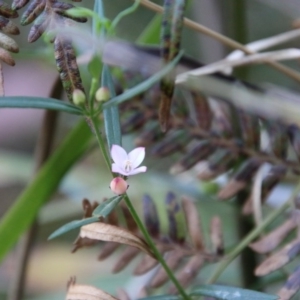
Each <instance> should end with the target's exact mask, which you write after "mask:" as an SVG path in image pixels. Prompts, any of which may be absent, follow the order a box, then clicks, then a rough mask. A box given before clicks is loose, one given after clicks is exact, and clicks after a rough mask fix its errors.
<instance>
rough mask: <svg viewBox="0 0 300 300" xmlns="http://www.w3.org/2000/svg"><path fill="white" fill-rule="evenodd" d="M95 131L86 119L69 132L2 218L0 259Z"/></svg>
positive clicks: (53, 189) (84, 149)
mask: <svg viewBox="0 0 300 300" xmlns="http://www.w3.org/2000/svg"><path fill="white" fill-rule="evenodd" d="M92 137H93V135H92V133H91V131H90V129H89V127H88V125H87V124H86V122H85V121H84V120H82V121H81V122H80V123H78V125H77V126H76V127H75V128H74V129H73V130H72V131H71V132H70V133H69V135H68V136H67V137H66V138H65V140H64V141H63V142H62V144H61V145H60V146H59V147H58V148H57V150H56V151H55V152H54V154H53V155H52V156H51V157H50V158H49V159H48V160H47V162H46V163H45V164H44V166H43V167H42V168H41V169H40V170H39V172H38V173H37V174H36V176H35V178H34V179H33V180H32V181H31V182H30V184H29V185H28V186H27V188H26V189H25V190H24V191H23V192H22V194H21V195H20V196H19V197H18V198H17V199H16V202H15V203H14V204H13V205H12V207H11V208H10V209H9V211H8V212H6V214H5V215H4V216H3V218H2V219H1V222H0V241H5V242H3V243H1V244H0V261H1V260H2V259H3V257H4V256H5V254H6V253H7V252H8V251H9V250H10V248H11V247H12V246H13V245H14V244H15V243H16V242H17V240H18V238H19V236H20V235H21V234H22V233H23V232H24V231H25V230H26V229H27V228H28V226H29V225H30V224H31V223H32V221H33V220H34V218H35V217H36V215H37V213H38V211H39V209H40V207H41V206H42V205H43V204H44V203H45V202H46V201H47V200H48V199H49V198H50V196H51V195H52V194H53V192H54V191H55V190H56V189H57V187H58V185H59V184H60V182H61V180H62V178H63V177H64V175H65V174H66V173H67V171H68V170H69V169H70V168H71V166H73V165H74V164H75V163H76V162H77V161H78V159H79V158H80V157H81V156H82V155H83V153H85V152H86V151H87V150H88V149H89V148H90V145H91V144H90V141H91V139H92Z"/></svg>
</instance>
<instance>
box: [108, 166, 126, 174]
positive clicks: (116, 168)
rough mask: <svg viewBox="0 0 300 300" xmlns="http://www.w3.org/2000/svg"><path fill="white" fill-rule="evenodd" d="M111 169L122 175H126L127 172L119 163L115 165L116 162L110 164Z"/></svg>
mask: <svg viewBox="0 0 300 300" xmlns="http://www.w3.org/2000/svg"><path fill="white" fill-rule="evenodd" d="M111 171H112V172H113V173H119V174H122V175H124V176H127V175H128V173H127V172H125V171H124V170H123V169H122V168H121V167H120V166H119V165H117V164H112V165H111Z"/></svg>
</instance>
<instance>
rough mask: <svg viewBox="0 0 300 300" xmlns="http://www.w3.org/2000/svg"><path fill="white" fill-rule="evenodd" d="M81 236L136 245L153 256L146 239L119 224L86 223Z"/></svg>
mask: <svg viewBox="0 0 300 300" xmlns="http://www.w3.org/2000/svg"><path fill="white" fill-rule="evenodd" d="M80 237H82V238H85V237H87V238H89V239H94V240H100V241H106V242H116V243H120V244H125V245H128V246H132V247H136V248H138V249H140V250H142V251H144V252H146V253H147V254H149V255H150V256H153V254H152V252H151V251H150V248H149V247H148V245H147V244H146V242H145V241H144V240H142V239H141V238H139V237H138V236H136V235H134V234H132V233H131V232H130V231H128V230H126V229H124V228H120V227H117V226H113V225H109V224H105V223H101V222H99V223H94V224H89V225H85V226H83V227H81V231H80Z"/></svg>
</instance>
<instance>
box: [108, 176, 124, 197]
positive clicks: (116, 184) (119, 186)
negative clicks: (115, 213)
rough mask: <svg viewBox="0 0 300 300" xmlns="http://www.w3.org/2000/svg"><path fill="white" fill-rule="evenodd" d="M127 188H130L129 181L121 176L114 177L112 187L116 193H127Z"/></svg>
mask: <svg viewBox="0 0 300 300" xmlns="http://www.w3.org/2000/svg"><path fill="white" fill-rule="evenodd" d="M127 188H128V184H127V182H126V181H125V180H124V179H123V178H121V177H116V178H114V179H113V180H112V181H111V183H110V189H111V190H112V192H113V193H115V194H116V195H122V194H124V193H126V191H127Z"/></svg>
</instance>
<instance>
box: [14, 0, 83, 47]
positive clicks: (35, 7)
mask: <svg viewBox="0 0 300 300" xmlns="http://www.w3.org/2000/svg"><path fill="white" fill-rule="evenodd" d="M25 6H26V8H25V11H24V13H23V15H22V17H21V24H22V25H23V26H24V25H28V24H31V23H33V25H32V27H31V30H30V32H29V35H28V41H29V42H30V43H32V42H35V41H36V40H38V39H39V38H40V36H41V35H42V34H43V33H44V32H46V31H47V30H48V29H50V27H51V26H52V27H53V26H56V25H58V24H59V25H60V26H61V24H64V22H63V21H64V18H71V19H73V20H74V21H76V22H86V21H87V19H86V18H84V17H75V18H74V17H71V16H69V15H67V14H66V11H67V10H68V9H70V8H73V7H74V5H72V4H70V3H64V2H60V1H57V0H54V1H48V0H31V1H30V0H14V1H13V2H12V8H13V9H14V10H18V9H21V8H23V7H25ZM51 29H52V28H51Z"/></svg>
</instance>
